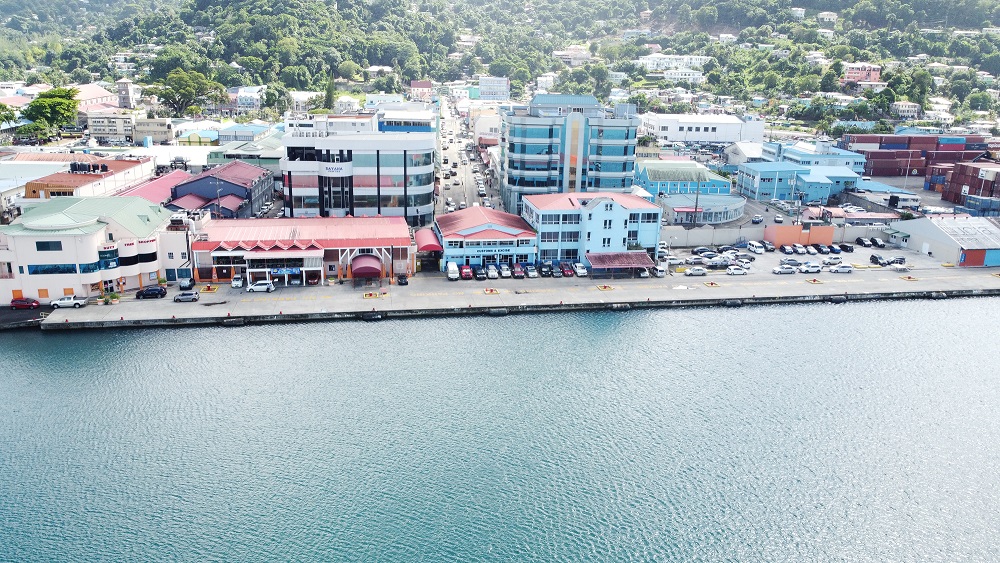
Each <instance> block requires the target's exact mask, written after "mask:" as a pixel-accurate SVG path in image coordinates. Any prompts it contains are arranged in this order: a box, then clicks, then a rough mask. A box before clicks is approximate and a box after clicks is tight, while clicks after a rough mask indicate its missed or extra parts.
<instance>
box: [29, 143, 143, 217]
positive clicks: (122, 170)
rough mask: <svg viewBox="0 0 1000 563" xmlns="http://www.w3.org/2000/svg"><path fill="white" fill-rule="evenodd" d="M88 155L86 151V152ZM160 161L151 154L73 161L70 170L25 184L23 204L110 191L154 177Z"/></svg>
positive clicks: (117, 190)
mask: <svg viewBox="0 0 1000 563" xmlns="http://www.w3.org/2000/svg"><path fill="white" fill-rule="evenodd" d="M84 156H86V155H84ZM155 171H156V164H155V162H154V161H153V159H151V158H147V157H144V158H140V159H136V160H99V161H94V162H89V163H88V162H72V163H70V167H69V172H57V173H55V174H49V175H48V176H43V177H41V178H38V179H37V180H33V181H31V182H27V183H26V184H25V185H24V198H22V199H21V200H20V202H19V204H20V205H21V206H22V207H26V206H31V205H35V204H39V203H42V202H43V201H44V200H47V199H55V198H59V197H93V196H103V195H110V194H113V193H116V192H119V191H122V190H124V189H126V188H130V187H132V186H135V185H137V184H139V183H141V182H145V181H146V180H148V179H150V178H152V177H153V173H154V172H155Z"/></svg>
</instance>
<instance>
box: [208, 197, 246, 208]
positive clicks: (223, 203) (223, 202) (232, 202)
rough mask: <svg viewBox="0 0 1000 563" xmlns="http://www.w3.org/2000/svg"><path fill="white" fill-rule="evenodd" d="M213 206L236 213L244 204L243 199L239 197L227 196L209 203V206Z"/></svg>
mask: <svg viewBox="0 0 1000 563" xmlns="http://www.w3.org/2000/svg"><path fill="white" fill-rule="evenodd" d="M212 204H215V205H218V206H219V207H224V208H226V209H228V210H230V211H236V210H237V209H239V208H240V205H242V204H243V198H242V197H240V196H238V195H233V194H226V195H224V196H222V197H221V198H219V199H213V200H212V201H211V202H209V205H212Z"/></svg>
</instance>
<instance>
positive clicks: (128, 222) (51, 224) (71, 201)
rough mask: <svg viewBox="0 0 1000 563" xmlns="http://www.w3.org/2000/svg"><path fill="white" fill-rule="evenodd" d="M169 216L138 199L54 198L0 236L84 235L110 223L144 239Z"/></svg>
mask: <svg viewBox="0 0 1000 563" xmlns="http://www.w3.org/2000/svg"><path fill="white" fill-rule="evenodd" d="M170 215H171V212H170V211H169V210H167V209H163V208H162V207H160V206H158V205H151V204H150V203H149V202H148V201H146V200H144V199H142V198H139V197H57V198H53V199H50V200H46V201H44V202H43V203H39V204H38V205H34V206H32V207H30V208H28V209H27V210H25V212H24V215H22V216H21V217H19V218H18V219H16V220H15V221H14V223H12V224H10V225H6V226H3V227H0V232H3V233H4V234H7V235H10V236H17V235H32V236H38V235H39V233H40V232H44V233H45V234H64V235H73V234H87V233H92V232H95V231H97V230H100V229H101V228H102V227H103V224H105V223H107V222H108V221H114V222H116V223H118V224H119V225H121V226H122V227H123V228H125V229H127V230H128V231H129V232H130V233H131V234H132V235H134V236H136V237H146V236H149V235H151V234H153V233H154V232H156V230H157V229H158V228H159V227H160V225H162V224H163V223H164V222H165V221H166V220H167V219H169V218H170Z"/></svg>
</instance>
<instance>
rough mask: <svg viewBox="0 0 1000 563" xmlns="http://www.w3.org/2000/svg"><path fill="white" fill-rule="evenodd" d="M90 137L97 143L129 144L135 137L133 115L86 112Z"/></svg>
mask: <svg viewBox="0 0 1000 563" xmlns="http://www.w3.org/2000/svg"><path fill="white" fill-rule="evenodd" d="M87 123H88V126H89V127H90V136H91V137H93V138H94V139H96V140H97V142H99V143H107V142H108V141H117V142H125V143H131V142H132V141H133V139H134V137H135V114H134V113H128V112H126V113H119V112H117V111H116V112H113V113H110V112H104V111H100V112H88V113H87Z"/></svg>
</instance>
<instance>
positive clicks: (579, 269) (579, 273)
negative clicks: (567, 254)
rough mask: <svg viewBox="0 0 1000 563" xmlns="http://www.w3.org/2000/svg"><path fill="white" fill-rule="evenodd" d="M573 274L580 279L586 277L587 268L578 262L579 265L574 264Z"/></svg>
mask: <svg viewBox="0 0 1000 563" xmlns="http://www.w3.org/2000/svg"><path fill="white" fill-rule="evenodd" d="M573 273H574V274H576V277H578V278H583V277H586V276H587V268H585V267H584V266H583V264H581V263H579V262H577V263H575V264H573Z"/></svg>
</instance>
